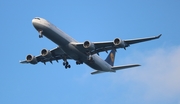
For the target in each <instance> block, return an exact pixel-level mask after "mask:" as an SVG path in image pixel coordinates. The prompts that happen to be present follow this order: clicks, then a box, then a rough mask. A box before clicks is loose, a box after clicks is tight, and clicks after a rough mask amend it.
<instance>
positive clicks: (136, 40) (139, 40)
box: [124, 34, 162, 45]
mask: <svg viewBox="0 0 180 104" xmlns="http://www.w3.org/2000/svg"><path fill="white" fill-rule="evenodd" d="M161 36H162V34H160V35H158V36H153V37H146V38H137V39H129V40H124V42H125V43H127V44H129V45H131V44H135V43H140V42H145V41H150V40H154V39H158V38H160V37H161Z"/></svg>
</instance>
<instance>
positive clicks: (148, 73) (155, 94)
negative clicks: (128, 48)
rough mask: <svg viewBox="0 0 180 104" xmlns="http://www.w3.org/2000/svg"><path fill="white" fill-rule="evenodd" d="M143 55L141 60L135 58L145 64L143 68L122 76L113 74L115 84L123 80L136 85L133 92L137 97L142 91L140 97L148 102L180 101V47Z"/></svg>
mask: <svg viewBox="0 0 180 104" xmlns="http://www.w3.org/2000/svg"><path fill="white" fill-rule="evenodd" d="M140 53H141V52H140ZM141 54H142V55H141V56H140V58H138V56H134V57H135V58H138V60H137V62H139V63H143V64H142V66H141V67H138V68H135V69H127V70H126V71H122V72H121V73H122V75H121V76H119V75H114V74H113V75H112V78H113V80H114V82H115V83H118V79H120V78H123V79H126V80H125V82H126V83H136V87H135V88H134V89H133V90H135V93H136V95H137V94H138V92H139V91H141V96H139V97H142V98H143V99H144V100H146V101H155V102H156V101H160V100H165V101H169V100H171V99H178V97H179V99H180V47H179V46H178V47H173V48H166V49H157V50H155V51H151V52H143V53H141ZM129 58H133V57H129ZM118 73H119V72H118ZM121 84H122V83H121ZM140 89H141V90H140ZM142 91H143V94H142ZM133 94H134V93H133ZM170 102H171V101H170ZM178 102H179V101H177V103H178Z"/></svg>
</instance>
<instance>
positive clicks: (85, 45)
mask: <svg viewBox="0 0 180 104" xmlns="http://www.w3.org/2000/svg"><path fill="white" fill-rule="evenodd" d="M83 47H84V48H86V49H88V50H89V51H92V50H94V49H95V47H94V44H93V43H91V42H89V41H85V42H84V44H83Z"/></svg>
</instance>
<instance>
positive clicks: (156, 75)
mask: <svg viewBox="0 0 180 104" xmlns="http://www.w3.org/2000/svg"><path fill="white" fill-rule="evenodd" d="M179 5H180V1H178V0H126V1H125V0H122V1H121V0H112V1H108V0H104V1H102V0H91V1H86V0H74V1H70V0H66V1H62V0H51V1H48V0H43V1H37V0H29V1H26V0H24V1H23V0H16V1H10V0H4V1H0V13H1V16H0V23H1V25H0V27H1V31H0V37H1V38H0V47H1V63H0V65H1V68H0V103H1V104H37V103H38V104H50V103H51V104H52V103H53V104H120V103H123V104H132V103H138V104H144V103H145V104H152V103H153V104H180V80H179V79H180V77H179V73H180V69H179V68H180V64H179V62H180V58H179V57H180V41H179V38H180V28H179V27H180V12H179V10H180V6H179ZM37 16H39V17H43V18H45V19H47V20H48V21H50V22H51V23H53V24H54V25H56V26H57V27H59V28H60V29H62V30H63V31H64V32H66V33H67V34H69V35H70V36H72V37H73V38H75V39H76V40H78V41H79V42H84V41H85V40H89V41H92V42H94V41H107V40H113V39H114V38H116V37H118V38H121V39H133V38H141V37H148V36H154V35H158V34H160V33H162V34H163V35H162V37H161V38H160V39H159V40H154V41H150V42H146V43H140V44H136V45H132V46H130V47H128V48H127V50H126V51H125V50H123V49H119V50H118V52H117V54H116V62H115V65H123V64H131V63H139V64H141V65H142V66H141V67H138V68H132V69H127V70H121V71H118V72H117V73H105V74H99V75H91V74H90V73H91V72H92V71H94V70H93V69H91V68H89V67H88V66H86V65H84V64H83V65H80V66H77V65H75V61H69V62H70V64H71V66H72V68H71V69H68V70H66V69H64V67H63V66H62V61H60V62H59V63H56V62H54V63H53V65H51V64H50V63H47V65H43V64H41V63H39V64H37V65H30V64H28V65H23V64H20V63H19V60H23V59H25V57H26V55H27V54H33V55H39V54H40V51H41V50H42V49H43V48H46V49H52V48H54V47H56V46H57V45H56V44H54V43H53V42H51V41H50V40H48V39H47V38H42V39H39V38H38V33H37V31H36V30H35V29H34V27H33V26H32V23H31V21H32V19H33V18H34V17H37ZM100 56H101V57H102V58H103V59H105V58H106V56H107V54H106V53H105V52H104V53H100Z"/></svg>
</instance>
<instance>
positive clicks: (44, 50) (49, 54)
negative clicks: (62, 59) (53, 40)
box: [41, 49, 52, 58]
mask: <svg viewBox="0 0 180 104" xmlns="http://www.w3.org/2000/svg"><path fill="white" fill-rule="evenodd" d="M41 55H42V56H43V57H46V58H50V57H52V54H51V51H49V50H47V49H43V50H42V51H41Z"/></svg>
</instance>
